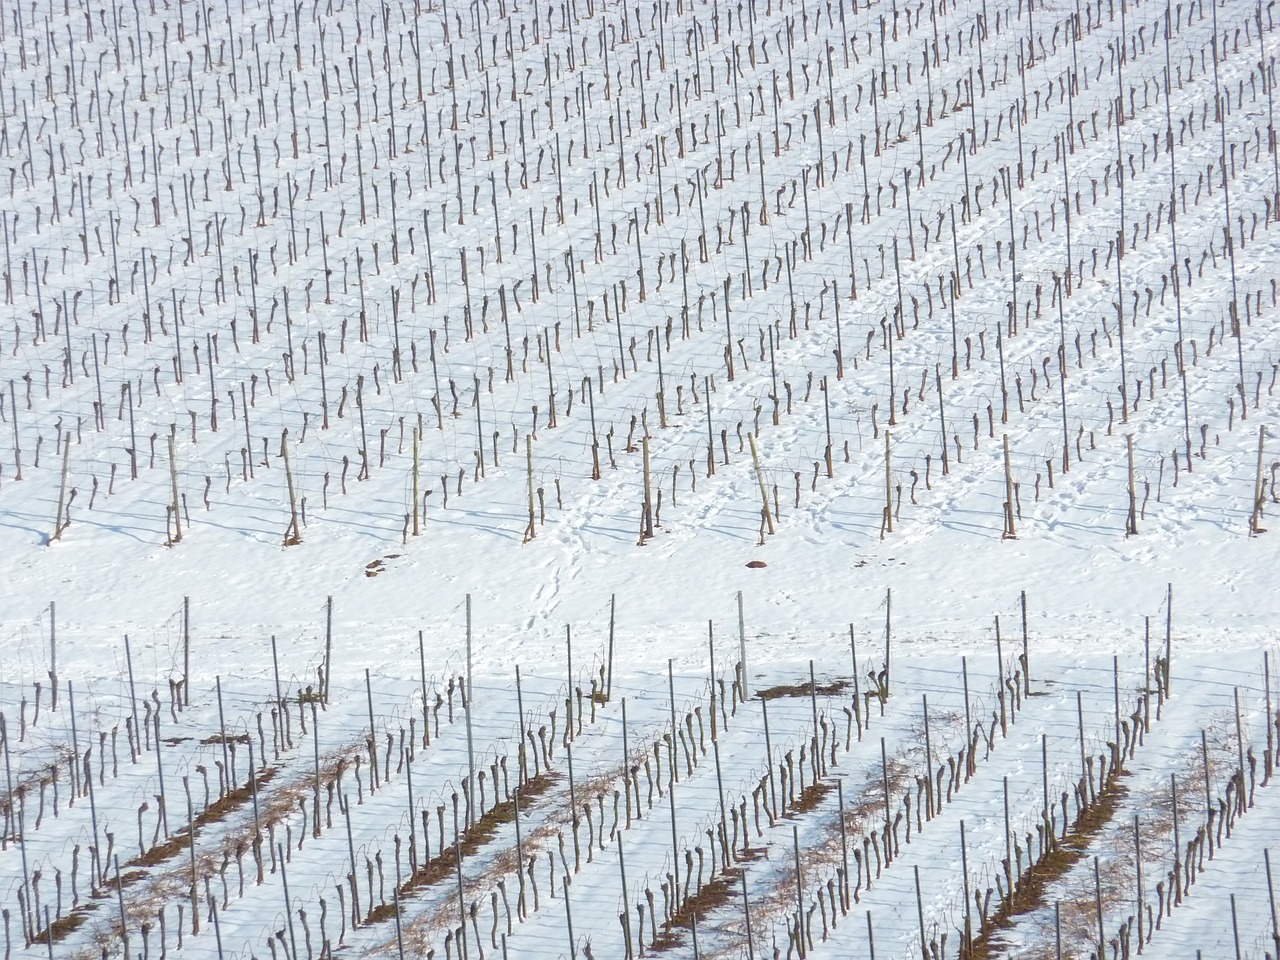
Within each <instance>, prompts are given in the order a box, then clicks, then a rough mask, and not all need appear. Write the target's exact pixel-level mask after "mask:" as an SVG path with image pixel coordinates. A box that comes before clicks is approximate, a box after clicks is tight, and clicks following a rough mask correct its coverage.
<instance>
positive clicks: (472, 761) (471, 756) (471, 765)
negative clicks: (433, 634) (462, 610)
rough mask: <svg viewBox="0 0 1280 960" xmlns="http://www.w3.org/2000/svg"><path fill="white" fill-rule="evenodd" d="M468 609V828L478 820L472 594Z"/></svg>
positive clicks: (468, 600)
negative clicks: (475, 805)
mask: <svg viewBox="0 0 1280 960" xmlns="http://www.w3.org/2000/svg"><path fill="white" fill-rule="evenodd" d="M466 607H467V705H466V708H465V712H466V716H467V826H468V827H470V826H471V824H472V823H473V822H474V821H475V820H476V819H478V818H477V817H474V816H472V812H471V811H472V806H473V804H472V800H471V798H472V797H474V796H476V751H475V741H474V740H473V739H472V735H471V712H472V710H474V709H475V701H474V700H473V699H472V696H473V694H472V686H471V594H469V593H468V594H467V597H466ZM493 789H494V790H495V791H496V790H497V789H498V785H497V783H496V782H495V783H494V785H493Z"/></svg>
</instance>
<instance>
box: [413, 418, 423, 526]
mask: <svg viewBox="0 0 1280 960" xmlns="http://www.w3.org/2000/svg"><path fill="white" fill-rule="evenodd" d="M419 439H420V438H419V436H418V428H417V427H414V428H413V535H414V536H415V537H416V536H417V535H418V534H419V532H420V528H419V526H418V517H419V514H420V512H421V498H420V497H419V496H418V440H419Z"/></svg>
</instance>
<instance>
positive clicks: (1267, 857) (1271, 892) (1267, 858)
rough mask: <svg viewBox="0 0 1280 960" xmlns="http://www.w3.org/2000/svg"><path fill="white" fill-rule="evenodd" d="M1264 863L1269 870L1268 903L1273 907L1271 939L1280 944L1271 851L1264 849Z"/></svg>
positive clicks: (1279, 927)
mask: <svg viewBox="0 0 1280 960" xmlns="http://www.w3.org/2000/svg"><path fill="white" fill-rule="evenodd" d="M1262 862H1263V863H1264V864H1265V865H1266V868H1267V902H1268V903H1269V904H1270V905H1271V939H1272V940H1274V941H1275V942H1276V943H1280V926H1277V925H1276V890H1275V887H1274V886H1272V884H1271V850H1270V849H1268V848H1266V847H1264V848H1263V850H1262Z"/></svg>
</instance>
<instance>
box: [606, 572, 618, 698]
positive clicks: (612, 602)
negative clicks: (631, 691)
mask: <svg viewBox="0 0 1280 960" xmlns="http://www.w3.org/2000/svg"><path fill="white" fill-rule="evenodd" d="M617 602H618V595H617V594H616V593H611V594H609V672H608V674H607V675H606V679H605V688H604V697H605V699H606V700H610V699H612V698H613V627H614V614H615V613H616V611H617Z"/></svg>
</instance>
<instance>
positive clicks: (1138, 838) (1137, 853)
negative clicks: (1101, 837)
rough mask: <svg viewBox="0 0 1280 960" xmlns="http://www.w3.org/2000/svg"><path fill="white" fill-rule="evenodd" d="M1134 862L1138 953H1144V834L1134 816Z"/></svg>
mask: <svg viewBox="0 0 1280 960" xmlns="http://www.w3.org/2000/svg"><path fill="white" fill-rule="evenodd" d="M1133 861H1134V864H1135V869H1136V871H1137V882H1138V885H1137V893H1138V952H1139V953H1142V952H1143V947H1144V946H1145V944H1146V942H1147V941H1146V937H1145V936H1144V933H1145V931H1146V911H1145V910H1144V909H1143V906H1144V903H1145V899H1146V898H1145V897H1144V896H1143V890H1142V834H1141V832H1140V831H1139V830H1138V815H1137V814H1136V813H1135V814H1134V815H1133Z"/></svg>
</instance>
